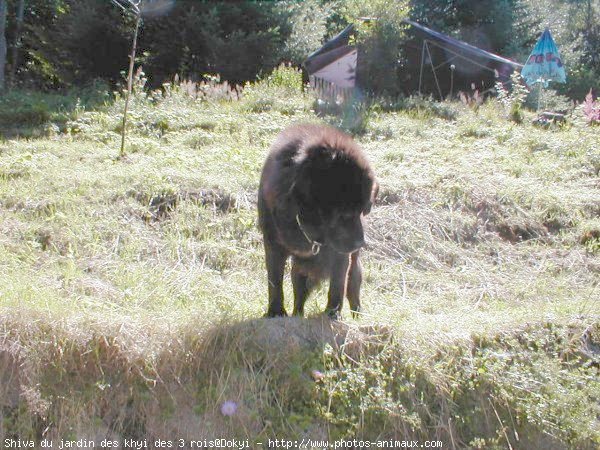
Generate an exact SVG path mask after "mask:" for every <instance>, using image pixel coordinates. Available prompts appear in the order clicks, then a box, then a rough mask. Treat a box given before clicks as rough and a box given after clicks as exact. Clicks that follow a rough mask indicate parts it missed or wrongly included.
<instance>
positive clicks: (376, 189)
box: [363, 180, 379, 216]
mask: <svg viewBox="0 0 600 450" xmlns="http://www.w3.org/2000/svg"><path fill="white" fill-rule="evenodd" d="M378 194H379V183H378V182H377V180H373V185H372V186H371V195H370V197H369V201H368V202H367V205H366V206H365V208H364V209H363V214H364V215H365V216H366V215H367V214H369V213H370V212H371V207H372V206H373V203H375V199H376V198H377V195H378Z"/></svg>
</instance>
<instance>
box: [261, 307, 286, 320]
mask: <svg viewBox="0 0 600 450" xmlns="http://www.w3.org/2000/svg"><path fill="white" fill-rule="evenodd" d="M264 317H266V318H269V317H287V313H286V312H285V309H282V310H280V311H267V313H266V314H265V316H264Z"/></svg>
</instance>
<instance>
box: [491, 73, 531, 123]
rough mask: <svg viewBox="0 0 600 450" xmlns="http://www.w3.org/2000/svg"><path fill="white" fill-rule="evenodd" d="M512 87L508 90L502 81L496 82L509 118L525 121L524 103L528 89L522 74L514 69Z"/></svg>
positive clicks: (517, 121)
mask: <svg viewBox="0 0 600 450" xmlns="http://www.w3.org/2000/svg"><path fill="white" fill-rule="evenodd" d="M510 81H511V89H510V90H508V89H507V88H506V87H505V86H504V85H503V84H502V83H500V82H497V83H496V92H497V93H498V100H499V101H500V103H501V104H502V105H503V106H504V109H505V111H506V112H507V114H508V118H509V119H510V120H512V121H513V122H516V123H521V122H522V121H523V103H525V99H526V98H527V94H528V90H527V87H526V86H525V84H523V82H522V77H521V74H520V73H519V72H517V71H514V72H513V73H512V75H511V76H510Z"/></svg>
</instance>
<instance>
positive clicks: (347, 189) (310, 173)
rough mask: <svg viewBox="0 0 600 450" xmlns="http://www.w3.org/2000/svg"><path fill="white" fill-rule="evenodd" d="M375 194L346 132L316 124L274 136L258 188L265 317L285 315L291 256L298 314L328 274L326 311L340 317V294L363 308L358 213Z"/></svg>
mask: <svg viewBox="0 0 600 450" xmlns="http://www.w3.org/2000/svg"><path fill="white" fill-rule="evenodd" d="M377 191H378V185H377V182H376V181H375V177H374V175H373V171H372V170H371V167H370V166H369V163H368V161H367V159H366V158H365V156H364V154H363V152H362V151H361V149H360V148H359V147H358V145H356V143H355V142H354V141H353V140H352V138H351V137H350V136H348V135H346V134H344V133H342V132H340V131H338V130H336V129H334V128H331V127H326V126H320V125H297V126H292V127H290V128H288V129H286V130H285V131H283V132H282V133H281V134H280V135H279V136H278V138H277V140H276V141H275V143H274V144H273V147H272V148H271V152H270V154H269V156H268V157H267V160H266V162H265V165H264V167H263V172H262V177H261V180H260V187H259V192H258V217H259V223H260V228H261V230H262V232H263V236H264V244H265V256H266V263H267V276H268V282H269V309H268V311H267V316H269V317H273V316H285V315H286V312H285V309H284V306H283V272H284V269H285V262H286V260H287V258H288V256H290V255H291V256H292V284H293V288H294V314H295V315H300V316H301V315H302V314H303V310H304V302H305V301H306V297H307V296H308V294H309V292H310V290H311V288H312V287H313V286H314V285H315V284H316V283H317V282H318V281H319V280H321V279H323V278H326V277H329V279H330V282H329V299H328V302H327V313H328V314H329V315H330V316H332V317H334V318H335V317H337V316H338V313H339V311H340V310H341V307H342V300H343V297H344V294H347V296H348V300H349V302H350V309H351V310H352V311H353V312H354V313H356V312H358V311H359V310H360V285H361V281H362V275H361V267H360V263H359V249H360V248H361V247H362V246H363V245H364V243H365V241H364V232H363V216H365V215H367V214H368V213H369V211H370V210H371V205H372V203H373V201H374V199H375V197H376V196H377Z"/></svg>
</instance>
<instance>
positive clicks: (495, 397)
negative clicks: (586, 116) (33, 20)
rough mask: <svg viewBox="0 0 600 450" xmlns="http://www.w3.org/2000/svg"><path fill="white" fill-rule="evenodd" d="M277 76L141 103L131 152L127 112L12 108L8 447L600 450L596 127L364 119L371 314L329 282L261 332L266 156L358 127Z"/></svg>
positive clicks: (448, 115) (444, 117) (0, 235)
mask: <svg viewBox="0 0 600 450" xmlns="http://www.w3.org/2000/svg"><path fill="white" fill-rule="evenodd" d="M286 83H287V84H286ZM286 83H282V84H280V85H278V84H277V83H275V82H273V81H272V80H271V81H270V82H262V83H259V84H257V85H255V86H252V87H249V88H247V95H246V96H243V97H242V99H241V100H239V101H237V100H235V101H226V100H223V99H214V98H210V96H207V98H205V99H202V100H194V99H192V98H190V97H189V96H187V95H186V94H185V92H183V90H180V89H177V88H174V89H172V90H170V91H169V94H168V95H166V96H162V95H158V94H157V93H154V94H152V95H147V96H146V95H142V94H138V95H136V97H135V98H134V100H133V103H132V106H131V117H130V124H131V128H130V130H129V136H128V140H127V149H126V150H127V156H126V157H125V158H123V159H119V158H118V151H119V143H120V137H119V130H120V123H121V122H120V111H121V109H122V100H117V101H116V102H113V103H106V104H105V105H104V106H102V107H96V108H95V109H92V108H91V107H87V108H85V107H80V108H77V109H76V108H75V107H73V108H71V109H69V108H66V109H65V107H64V105H63V106H52V105H53V104H55V103H52V102H53V100H51V99H52V97H45V96H43V95H41V94H31V95H27V96H24V97H23V98H25V100H23V101H21V103H18V102H19V99H18V98H17V97H18V96H15V97H13V98H12V100H10V101H8V102H6V101H5V102H4V103H2V104H0V116H1V117H9V116H10V112H9V111H10V110H11V109H16V110H19V111H22V114H21V115H20V116H19V117H20V118H19V119H18V120H17V119H11V120H12V121H11V122H7V121H3V122H2V123H3V127H2V130H0V132H1V133H2V134H3V135H4V140H3V141H0V279H1V280H2V283H0V380H1V381H2V383H0V438H2V440H1V441H2V442H3V439H4V438H5V437H12V438H17V437H20V438H29V437H31V438H36V439H39V438H41V436H42V434H43V435H44V436H45V437H49V438H52V439H60V438H63V439H67V438H69V439H71V438H89V439H99V440H101V439H103V438H105V437H107V438H114V439H124V438H136V437H137V438H148V439H172V440H175V439H178V438H182V439H203V438H210V437H228V438H234V437H237V438H238V439H249V440H250V442H251V443H252V442H256V441H261V440H262V442H264V440H265V439H267V438H269V437H271V438H275V437H279V438H290V439H291V438H302V437H310V438H313V439H330V440H333V439H336V438H348V439H351V438H353V437H356V438H364V439H373V440H374V439H388V438H396V439H410V438H412V439H420V440H422V441H424V440H427V439H431V440H432V439H440V440H442V441H443V443H444V447H443V448H507V447H508V446H509V445H510V446H512V448H527V449H531V448H595V447H596V446H597V445H598V444H600V422H599V419H598V417H600V404H599V399H600V384H599V383H598V364H599V358H600V351H599V350H598V348H599V347H598V346H599V345H600V326H599V321H598V318H599V315H600V301H599V299H600V292H599V290H598V281H599V272H600V240H599V239H600V224H599V222H598V216H599V214H600V203H599V200H598V199H599V198H600V184H599V179H598V174H599V172H598V170H599V167H600V166H599V165H598V161H599V160H600V144H599V140H598V136H597V129H594V128H589V127H585V126H582V125H580V124H578V123H577V122H575V123H574V124H571V125H567V126H565V127H561V128H555V129H540V128H535V127H533V126H532V125H529V123H530V120H529V119H531V118H527V117H526V120H525V121H524V122H523V124H519V125H517V124H515V123H513V122H511V121H509V120H508V119H506V118H505V112H504V111H503V110H502V107H501V106H500V105H499V104H497V103H496V102H493V101H490V102H487V103H485V104H483V105H482V106H481V107H480V108H479V109H478V110H476V111H475V110H472V109H470V108H468V107H465V106H462V105H460V104H456V103H443V104H434V103H430V102H427V101H425V100H420V99H407V100H405V101H402V102H400V103H398V104H396V105H393V107H392V106H390V105H385V104H376V105H371V106H370V107H365V106H361V107H359V108H356V111H358V113H360V114H365V117H366V118H365V119H364V120H359V121H357V122H356V123H358V124H359V125H360V126H359V128H360V130H359V131H360V134H359V135H358V136H357V137H356V139H357V140H358V142H359V143H360V144H361V145H362V147H363V148H364V149H365V151H366V153H367V154H368V156H369V158H370V160H371V161H372V164H373V166H374V168H375V171H376V174H377V176H378V178H379V181H380V184H381V195H380V201H379V203H378V205H377V207H376V208H374V210H373V211H372V213H371V215H370V217H369V225H368V233H367V239H368V241H369V246H368V249H367V250H366V251H365V252H364V268H365V276H364V278H365V281H364V284H363V290H362V297H363V305H364V314H362V315H361V317H360V318H359V319H358V320H356V321H354V320H352V319H350V317H349V314H348V310H347V307H346V310H345V320H344V321H343V322H340V323H331V322H329V321H327V320H326V319H323V318H321V316H320V312H321V311H323V309H324V306H325V303H326V292H327V291H326V287H327V286H326V285H324V286H322V287H321V288H320V289H318V290H317V291H316V292H315V294H313V296H312V297H311V299H310V300H309V302H308V304H307V315H308V316H309V318H308V319H304V320H300V319H295V318H289V319H272V320H266V319H261V316H262V314H263V313H264V311H265V310H266V291H267V286H266V274H265V270H264V262H263V250H262V240H261V235H260V233H259V231H258V229H257V225H256V207H255V200H256V189H257V184H258V179H259V176H260V169H261V166H262V163H263V161H264V158H265V155H266V153H267V151H268V148H269V145H270V144H271V143H272V142H273V140H274V138H275V136H276V134H277V133H278V132H279V131H281V130H282V129H283V128H285V127H286V126H287V125H289V124H291V123H295V122H300V121H311V122H323V121H326V122H330V123H335V124H338V125H339V124H341V125H343V123H342V121H340V119H339V118H338V117H336V116H331V115H327V114H322V113H319V114H317V113H315V111H313V105H314V103H313V101H312V99H311V98H310V97H309V96H304V95H303V94H300V93H299V92H297V91H296V90H295V89H294V87H293V86H292V85H291V84H290V83H289V82H286ZM67 97H68V98H71V99H72V98H73V96H67ZM31 98H35V99H36V100H35V102H33V103H35V104H47V105H50V106H47V107H46V109H45V111H46V112H45V113H44V115H43V116H42V115H39V114H37V113H36V112H35V111H37V109H36V108H38V107H37V106H35V105H34V106H33V107H32V106H31V105H32V101H31ZM15 102H16V103H15ZM40 102H41V103H40ZM59 103H60V102H59ZM70 104H72V105H73V104H77V101H76V99H75V103H73V102H71V103H70ZM83 104H87V102H83ZM7 105H8V106H7ZM61 105H62V103H61ZM38 109H39V108H38ZM23 111H24V112H23ZM31 111H33V112H31ZM61 111H63V112H64V111H68V113H64V114H63V112H61ZM61 114H62V115H61ZM34 116H35V117H34ZM52 124H55V126H53V125H52ZM48 130H50V132H48ZM52 130H53V131H52ZM285 290H286V292H285V294H286V301H287V302H291V300H292V294H291V285H290V282H289V278H286V289H285ZM288 309H291V308H288ZM314 371H317V372H318V373H319V374H320V375H319V376H318V377H317V378H318V380H317V381H315V380H314V379H313V377H312V376H311V373H312V374H313V375H314V373H315V372H314ZM226 400H233V401H236V402H237V403H238V409H237V411H236V413H235V414H234V415H233V416H232V417H225V416H223V415H222V414H221V413H220V406H221V405H222V403H223V402H224V401H226Z"/></svg>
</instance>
